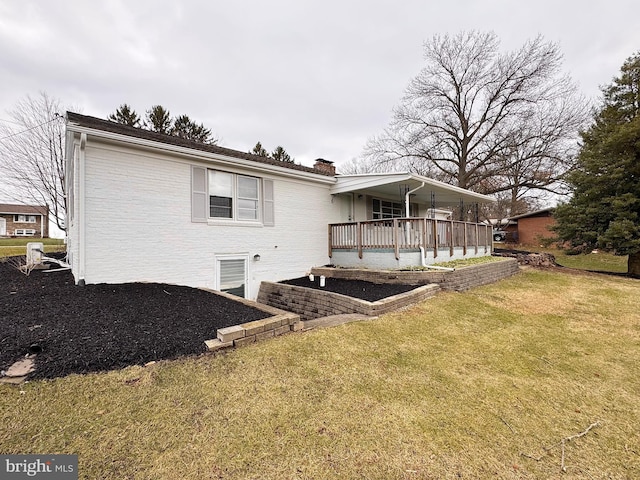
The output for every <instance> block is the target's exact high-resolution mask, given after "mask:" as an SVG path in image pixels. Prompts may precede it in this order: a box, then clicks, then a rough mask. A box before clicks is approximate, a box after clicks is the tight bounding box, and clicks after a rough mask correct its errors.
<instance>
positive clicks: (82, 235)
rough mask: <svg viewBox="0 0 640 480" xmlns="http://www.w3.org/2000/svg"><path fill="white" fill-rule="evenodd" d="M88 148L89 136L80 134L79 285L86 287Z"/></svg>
mask: <svg viewBox="0 0 640 480" xmlns="http://www.w3.org/2000/svg"><path fill="white" fill-rule="evenodd" d="M86 146H87V134H86V133H81V134H80V154H79V155H78V212H77V214H78V219H77V222H78V257H80V258H78V285H79V286H81V287H84V285H85V279H84V276H85V256H86V247H85V245H86V242H85V240H86V231H87V227H86V225H85V220H86V219H85V198H84V197H85V193H86V188H85V184H84V180H85V178H84V176H85V148H86Z"/></svg>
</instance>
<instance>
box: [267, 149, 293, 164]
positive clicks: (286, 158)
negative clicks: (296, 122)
mask: <svg viewBox="0 0 640 480" xmlns="http://www.w3.org/2000/svg"><path fill="white" fill-rule="evenodd" d="M271 158H273V159H274V160H280V161H281V162H289V163H293V161H294V159H293V158H291V156H290V155H289V154H288V153H287V151H286V150H285V149H284V148H282V147H281V146H279V145H278V146H277V147H276V149H275V150H274V151H273V152H272V153H271Z"/></svg>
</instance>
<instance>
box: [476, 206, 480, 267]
mask: <svg viewBox="0 0 640 480" xmlns="http://www.w3.org/2000/svg"><path fill="white" fill-rule="evenodd" d="M477 206H478V204H477V203H476V207H477ZM476 220H477V218H476ZM479 233H480V232H478V222H476V255H478V244H479V243H480V237H478V234H479Z"/></svg>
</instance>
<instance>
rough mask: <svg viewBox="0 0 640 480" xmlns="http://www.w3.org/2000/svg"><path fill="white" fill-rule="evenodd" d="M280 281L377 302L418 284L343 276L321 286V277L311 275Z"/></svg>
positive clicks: (326, 280) (327, 281)
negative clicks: (351, 278)
mask: <svg viewBox="0 0 640 480" xmlns="http://www.w3.org/2000/svg"><path fill="white" fill-rule="evenodd" d="M280 283H285V284H287V285H297V286H299V287H308V288H315V289H318V290H327V291H329V292H334V293H341V294H342V295H347V296H349V297H354V298H359V299H361V300H367V301H369V302H375V301H377V300H382V299H383V298H387V297H391V296H393V295H397V294H399V293H405V292H409V291H411V290H413V289H415V288H417V286H416V285H401V284H391V283H372V282H365V281H364V280H343V279H341V278H326V279H325V286H324V287H320V279H319V277H317V276H316V277H315V278H314V281H313V282H312V281H310V280H309V277H300V278H293V279H291V280H285V281H283V282H280Z"/></svg>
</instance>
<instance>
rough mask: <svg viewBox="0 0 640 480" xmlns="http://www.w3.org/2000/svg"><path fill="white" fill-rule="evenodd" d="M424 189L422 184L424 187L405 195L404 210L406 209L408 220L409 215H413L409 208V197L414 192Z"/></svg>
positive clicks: (421, 186)
mask: <svg viewBox="0 0 640 480" xmlns="http://www.w3.org/2000/svg"><path fill="white" fill-rule="evenodd" d="M423 187H424V182H422V185H420V186H419V187H416V188H414V189H413V190H409V191H408V192H407V193H405V195H404V208H405V217H406V218H409V215H410V214H411V209H410V208H409V206H410V204H409V196H410V195H411V194H412V193H413V192H417V191H418V190H420V189H421V188H423Z"/></svg>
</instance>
